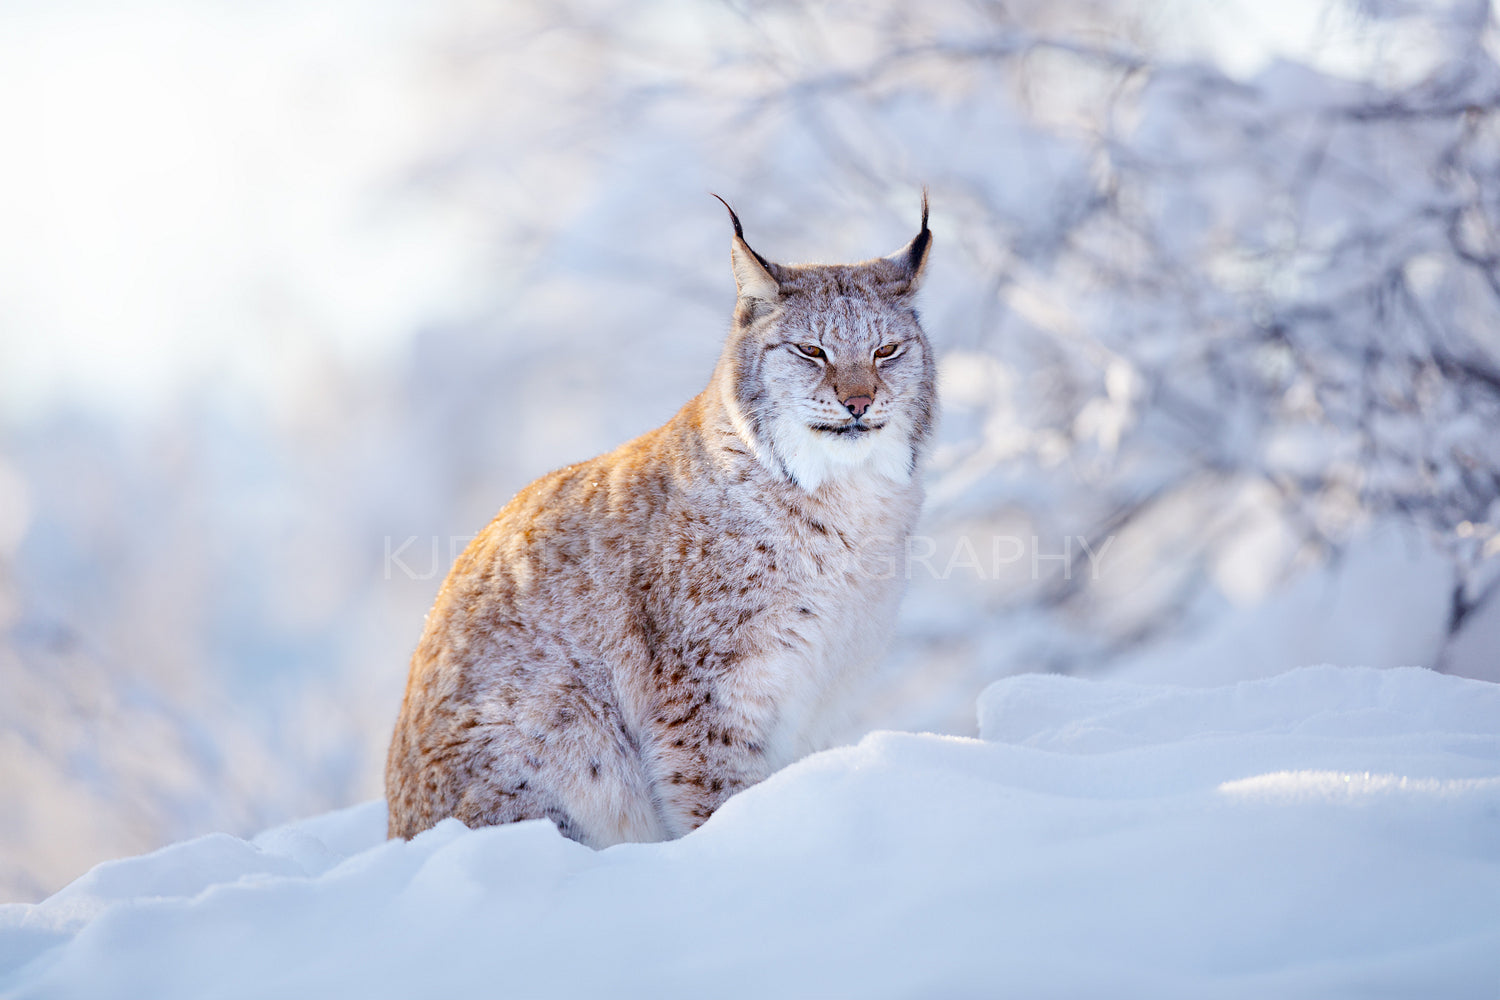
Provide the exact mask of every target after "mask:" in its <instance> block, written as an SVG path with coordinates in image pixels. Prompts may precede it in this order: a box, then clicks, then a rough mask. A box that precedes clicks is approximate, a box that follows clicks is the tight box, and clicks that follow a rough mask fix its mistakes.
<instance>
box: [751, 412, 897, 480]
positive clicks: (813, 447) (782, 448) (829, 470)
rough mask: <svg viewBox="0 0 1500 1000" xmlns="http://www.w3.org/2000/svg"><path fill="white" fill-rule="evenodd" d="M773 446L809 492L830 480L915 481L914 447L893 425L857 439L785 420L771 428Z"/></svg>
mask: <svg viewBox="0 0 1500 1000" xmlns="http://www.w3.org/2000/svg"><path fill="white" fill-rule="evenodd" d="M771 444H772V447H773V448H774V449H775V452H776V457H777V458H779V459H780V460H781V464H782V466H783V467H784V468H785V469H786V471H787V473H788V474H789V475H791V477H792V478H793V479H795V480H796V481H797V485H799V486H801V487H802V488H803V489H805V490H807V491H808V492H809V493H811V492H812V491H813V490H816V489H817V488H818V487H819V486H822V485H823V484H824V483H825V482H828V481H829V480H833V479H842V478H847V477H850V476H854V475H859V474H866V475H868V474H872V473H873V474H874V475H877V476H881V477H883V478H885V479H889V480H891V481H892V482H895V483H905V482H909V481H910V480H911V444H910V443H909V442H908V441H907V438H906V435H905V434H903V433H901V429H900V428H899V427H896V426H893V424H887V425H886V426H885V427H882V428H881V429H880V430H878V431H867V432H865V433H864V434H860V435H858V436H854V435H840V434H828V433H826V432H823V431H815V430H813V429H812V428H811V427H808V426H807V425H806V424H804V423H801V422H799V421H796V420H793V419H786V418H782V419H780V420H777V421H775V422H774V424H773V425H772V427H771Z"/></svg>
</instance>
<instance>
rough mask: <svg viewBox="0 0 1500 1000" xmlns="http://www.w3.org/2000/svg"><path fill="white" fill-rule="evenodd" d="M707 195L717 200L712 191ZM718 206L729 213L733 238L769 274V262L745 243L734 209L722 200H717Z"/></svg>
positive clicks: (742, 229) (743, 233) (742, 228)
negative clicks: (741, 244)
mask: <svg viewBox="0 0 1500 1000" xmlns="http://www.w3.org/2000/svg"><path fill="white" fill-rule="evenodd" d="M709 194H710V195H713V197H715V198H719V196H718V195H716V194H714V193H713V192H712V191H710V192H709ZM719 204H720V205H723V206H724V207H725V208H726V209H728V211H729V222H730V224H731V225H733V226H734V238H735V239H737V240H739V241H740V242H741V243H743V244H744V246H745V249H746V250H749V251H750V256H752V257H754V258H755V259H756V261H758V262H759V263H760V266H761V267H763V268H765V269H766V272H767V273H770V270H771V262H770V261H768V260H766V259H765V258H764V257H762V256H761V255H760V254H759V253H758V252H757V251H756V249H755V248H754V247H752V246H751V245H750V244H749V243H745V229H744V227H743V226H741V225H740V217H739V216H738V215H735V214H734V209H732V208H730V207H729V202H727V201H725V200H724V199H723V198H719Z"/></svg>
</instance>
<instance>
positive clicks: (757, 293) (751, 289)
mask: <svg viewBox="0 0 1500 1000" xmlns="http://www.w3.org/2000/svg"><path fill="white" fill-rule="evenodd" d="M710 193H712V192H710ZM714 197H715V198H719V196H718V195H714ZM719 204H721V205H723V206H724V207H725V208H726V209H729V221H730V223H732V224H733V225H734V242H733V243H731V244H730V245H729V264H730V267H732V268H733V269H734V284H735V287H736V288H738V289H739V293H740V298H742V299H760V300H762V301H764V302H775V301H776V300H777V299H779V298H781V286H779V285H778V284H777V283H776V278H775V277H773V276H772V274H771V266H772V265H771V262H770V261H768V260H766V259H765V258H764V257H762V256H761V255H760V254H758V253H756V252H755V251H754V250H752V249H750V244H748V243H746V242H745V230H744V228H743V227H741V226H740V217H739V216H738V215H735V214H734V209H732V208H729V202H727V201H725V200H724V199H723V198H719Z"/></svg>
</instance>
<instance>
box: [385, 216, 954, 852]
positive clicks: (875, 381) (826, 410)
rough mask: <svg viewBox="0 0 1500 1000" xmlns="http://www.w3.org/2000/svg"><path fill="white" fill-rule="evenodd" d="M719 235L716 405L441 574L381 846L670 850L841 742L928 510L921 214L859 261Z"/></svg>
mask: <svg viewBox="0 0 1500 1000" xmlns="http://www.w3.org/2000/svg"><path fill="white" fill-rule="evenodd" d="M721 200H722V199H721ZM725 207H726V208H728V207H729V206H728V205H727V203H726V205H725ZM729 215H730V220H731V222H732V223H733V225H734V240H733V243H732V245H731V249H730V261H731V264H732V266H733V269H734V277H735V282H736V284H737V286H738V289H739V300H738V302H737V303H736V305H735V310H734V322H733V326H732V328H731V330H730V333H729V337H728V340H727V342H726V343H725V345H724V351H723V354H722V356H721V357H720V359H719V363H718V366H717V367H716V368H715V370H714V374H713V379H712V381H711V382H710V383H709V386H708V388H707V389H705V390H704V391H703V392H702V393H701V394H700V395H698V396H697V398H695V399H693V400H691V401H690V402H688V404H687V405H686V406H684V407H683V408H682V410H681V411H680V412H679V413H678V414H677V415H676V416H675V417H673V418H672V420H671V421H669V422H668V423H667V424H666V425H665V426H663V427H660V428H658V429H657V430H655V431H652V432H650V433H649V434H646V435H644V436H642V437H639V438H637V439H635V440H634V441H631V442H629V443H627V444H625V445H622V446H621V447H620V448H618V449H616V450H615V451H613V452H611V453H609V454H607V455H603V456H600V457H599V458H595V459H593V460H591V461H588V462H582V463H580V464H578V465H572V466H569V467H567V468H565V469H560V470H558V471H557V472H554V473H552V474H551V475H548V476H544V477H543V478H541V479H539V480H537V481H536V482H535V483H532V484H531V485H530V486H528V487H526V488H525V489H524V490H522V491H521V492H520V493H519V494H518V495H517V496H516V497H515V499H513V500H512V501H511V502H510V503H509V504H507V505H506V506H505V508H504V509H503V510H501V511H500V513H499V515H498V516H497V517H496V518H495V519H494V521H493V522H491V523H490V525H489V527H488V528H486V529H485V530H484V532H483V533H481V534H480V535H479V536H478V537H477V538H476V539H475V541H474V542H473V543H472V544H471V545H470V546H469V547H468V549H467V550H466V551H465V552H464V553H463V554H462V555H461V556H460V557H459V558H458V560H457V561H456V562H455V563H454V565H453V569H452V571H451V572H450V573H449V575H448V578H447V580H446V582H445V583H444V584H443V588H442V591H441V593H439V595H438V598H437V603H436V604H435V605H434V607H433V609H432V613H431V614H430V615H429V616H428V618H427V625H426V630H425V632H424V634H423V636H422V639H421V642H420V644H419V645H418V647H417V650H416V653H415V654H414V655H413V657H412V664H411V674H410V678H409V680H408V683H407V688H406V697H405V699H404V701H403V703H402V706H401V714H400V718H399V720H398V721H397V724H396V731H395V735H394V737H393V739H392V741H391V747H390V753H389V756H388V759H387V764H386V793H387V799H388V802H389V805H390V836H392V837H411V836H413V835H415V834H417V833H419V832H421V831H422V830H424V829H426V828H428V827H430V826H432V825H433V824H434V823H437V822H438V821H439V820H441V819H444V818H445V817H449V816H454V817H457V818H458V819H460V820H462V821H463V822H464V823H466V824H468V825H469V826H484V825H490V824H496V823H507V822H512V821H515V820H521V819H531V818H543V817H544V818H548V819H551V820H552V821H553V822H554V823H556V825H557V828H558V829H559V830H560V831H561V832H562V833H563V834H564V835H566V836H568V837H571V838H573V839H574V840H578V841H581V842H582V843H584V844H588V845H590V846H593V847H604V846H607V845H610V844H615V843H619V842H622V841H653V840H664V839H668V838H672V837H679V836H682V835H683V834H685V833H687V832H688V831H690V830H692V829H694V828H695V827H697V826H698V825H700V824H701V823H702V822H703V821H704V820H706V819H707V818H708V817H709V816H710V815H711V814H712V813H713V811H714V810H715V809H716V808H717V807H718V806H719V804H720V803H722V802H723V801H724V800H725V799H727V798H728V797H729V796H731V795H733V794H734V793H735V792H737V791H739V790H740V789H742V788H745V787H747V786H749V785H752V784H754V783H755V782H757V781H760V780H761V779H763V778H765V777H766V776H768V775H769V774H771V773H772V772H774V771H776V770H777V769H778V768H781V767H783V766H785V765H786V764H788V763H790V762H792V761H794V760H796V759H797V758H799V757H801V756H803V755H805V754H807V753H809V752H811V751H813V750H816V749H819V748H821V747H824V746H827V745H829V744H830V743H832V742H833V741H834V740H836V739H837V738H838V736H840V735H841V734H842V731H843V730H844V729H846V728H847V726H848V721H849V720H848V718H847V715H846V714H845V713H841V712H840V711H839V709H838V702H839V700H840V699H839V695H840V694H841V693H842V692H843V691H844V690H845V689H846V688H847V687H848V686H849V684H850V682H851V681H852V680H855V679H857V678H858V677H859V676H860V675H861V673H862V672H865V671H867V670H869V669H870V668H871V667H873V666H874V664H875V662H876V660H877V659H878V657H879V656H880V654H881V652H882V650H883V648H884V645H885V643H886V640H887V638H888V635H889V629H890V627H891V622H892V619H893V618H894V616H895V612H896V606H897V604H898V603H899V601H900V597H901V589H902V583H903V581H904V579H905V573H904V572H903V571H902V568H903V560H904V558H905V557H904V551H905V541H906V537H907V536H908V534H909V533H910V532H911V530H912V528H913V526H914V523H915V521H916V518H917V514H918V511H919V509H920V507H921V502H922V487H921V483H920V481H919V474H918V473H919V469H920V464H921V460H922V455H923V450H924V446H925V444H926V442H927V439H928V436H929V432H930V430H931V427H932V422H933V417H934V413H935V407H936V395H935V387H934V367H933V357H932V349H931V347H930V346H929V344H928V341H927V338H926V336H925V335H924V334H923V332H922V329H921V327H920V326H919V325H918V321H917V314H916V312H915V311H914V309H913V297H914V296H915V294H916V291H917V286H918V283H919V281H920V279H921V276H922V272H923V265H924V264H925V263H926V260H927V252H928V249H929V248H930V246H931V243H932V236H931V233H930V232H929V231H928V228H927V198H926V195H925V194H924V195H923V199H922V230H921V232H919V233H918V234H917V236H916V237H915V238H913V239H912V241H911V242H910V243H909V244H907V245H906V246H905V247H904V248H902V249H901V250H899V251H897V252H896V253H894V254H892V255H890V256H889V257H879V258H876V259H874V260H868V261H865V262H864V263H860V264H846V265H821V264H808V265H784V264H773V263H771V262H770V261H768V260H766V259H765V258H764V257H762V256H761V255H760V254H758V253H756V252H755V251H754V250H752V249H751V248H750V246H749V244H747V243H746V242H745V239H744V234H743V230H742V228H741V226H740V221H739V219H738V218H737V217H736V216H735V214H734V211H733V209H730V212H729Z"/></svg>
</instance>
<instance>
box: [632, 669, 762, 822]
mask: <svg viewBox="0 0 1500 1000" xmlns="http://www.w3.org/2000/svg"><path fill="white" fill-rule="evenodd" d="M736 715H737V713H734V712H732V711H726V710H725V709H724V708H723V707H721V706H716V705H715V704H714V701H713V695H712V693H711V692H710V691H707V690H705V691H702V692H699V693H697V694H695V696H694V697H693V698H692V699H691V700H690V701H688V702H686V703H685V704H675V705H673V704H668V705H665V706H663V708H662V710H661V712H659V713H658V715H657V718H656V724H657V726H658V727H659V728H658V733H657V739H656V747H655V750H656V754H655V758H656V760H655V765H656V766H655V768H654V771H655V773H656V782H655V791H656V796H657V801H658V803H659V807H660V809H661V813H662V819H663V820H664V822H665V824H666V826H667V827H668V829H669V830H670V831H671V835H672V836H674V837H680V836H682V835H683V834H685V833H687V832H689V831H691V830H696V829H697V828H698V827H700V826H702V825H703V823H704V821H705V820H707V819H708V817H710V816H712V815H713V813H714V810H716V809H718V808H719V806H720V805H722V804H723V803H724V800H725V799H727V798H729V797H730V796H731V795H734V794H735V793H736V792H738V791H740V790H742V789H744V788H747V787H749V786H750V785H753V784H755V783H756V782H758V781H761V780H763V779H764V778H766V777H768V776H769V775H770V773H771V770H772V768H771V767H770V765H769V762H768V760H767V756H766V751H765V747H764V745H763V744H762V742H761V741H760V740H759V739H758V738H757V736H756V734H755V733H754V732H753V731H752V730H751V729H750V727H748V726H746V725H745V723H744V721H743V720H741V719H736V718H735V716H736Z"/></svg>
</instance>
